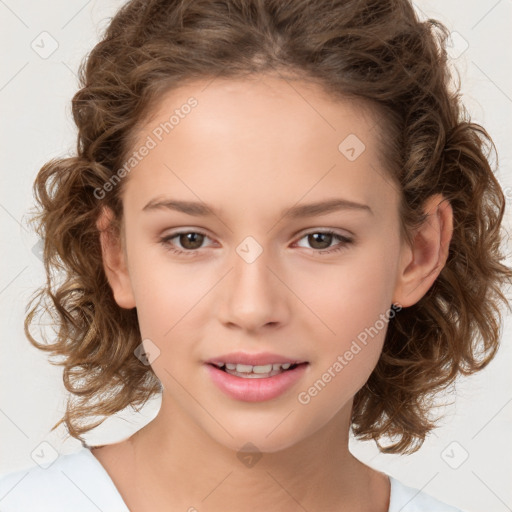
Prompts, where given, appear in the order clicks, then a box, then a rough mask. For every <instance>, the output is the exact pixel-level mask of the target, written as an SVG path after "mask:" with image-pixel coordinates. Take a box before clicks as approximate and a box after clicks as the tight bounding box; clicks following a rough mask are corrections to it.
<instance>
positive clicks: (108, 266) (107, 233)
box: [96, 207, 135, 309]
mask: <svg viewBox="0 0 512 512" xmlns="http://www.w3.org/2000/svg"><path fill="white" fill-rule="evenodd" d="M113 216H114V214H113V212H112V210H111V209H110V208H107V207H104V208H103V209H102V211H101V213H100V215H99V216H98V219H97V220H96V227H97V229H98V231H99V237H100V244H101V253H102V259H103V269H104V271H105V274H106V276H107V279H108V282H109V284H110V287H111V288H112V293H113V295H114V299H115V301H116V303H117V304H118V306H120V307H122V308H124V309H132V308H134V307H135V297H134V295H133V290H132V287H131V281H130V275H129V272H128V267H127V264H126V255H125V253H124V251H123V248H122V244H121V240H120V238H119V236H118V235H117V233H114V231H113V229H112V227H111V222H112V220H113Z"/></svg>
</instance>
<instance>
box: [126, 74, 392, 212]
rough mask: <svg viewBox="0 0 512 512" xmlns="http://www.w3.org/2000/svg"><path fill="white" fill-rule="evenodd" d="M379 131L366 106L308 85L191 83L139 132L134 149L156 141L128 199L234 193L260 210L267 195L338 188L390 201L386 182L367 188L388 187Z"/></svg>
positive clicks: (320, 193)
mask: <svg viewBox="0 0 512 512" xmlns="http://www.w3.org/2000/svg"><path fill="white" fill-rule="evenodd" d="M379 130H380V126H379V124H378V115H377V113H376V112H375V111H373V110H372V109H371V108H370V107H369V106H368V104H365V103H363V102H362V101H357V100H354V99H345V100H340V99H333V98H332V97H330V96H329V95H328V94H326V93H325V92H324V91H323V89H321V88H320V87H319V86H317V85H315V84H312V83H309V82H303V81H301V80H289V79H281V78H278V77H275V76H263V75H261V76H257V77H252V78H247V79H237V80H233V79H218V78H216V79H214V80H211V79H210V80H202V81H197V82H191V83H188V84H187V85H185V86H182V87H179V88H176V89H173V90H170V91H168V92H167V93H165V94H164V95H163V96H162V97H161V98H160V99H159V101H158V102H157V103H156V105H155V106H154V108H153V110H152V112H151V116H150V117H149V119H147V120H146V122H145V123H144V124H143V125H142V127H141V128H140V129H139V131H138V134H137V139H136V142H135V144H133V149H134V150H137V149H138V148H140V147H141V146H142V145H144V144H145V143H147V142H148V141H150V140H151V144H150V145H151V146H152V147H151V149H150V151H146V152H145V153H147V154H146V156H144V158H143V159H141V161H140V163H137V165H136V167H134V170H133V171H132V172H130V175H129V177H128V178H129V179H128V184H125V185H126V189H127V192H126V197H127V198H128V197H130V200H133V201H136V202H137V205H136V206H137V207H138V208H142V207H143V205H142V201H146V202H147V200H149V199H151V198H152V197H153V196H154V195H155V192H159V193H164V192H166V191H171V192H172V191H177V190H179V193H180V194H181V197H182V198H183V194H184V195H186V196H187V198H189V199H193V200H197V199H198V197H199V198H205V200H206V198H207V197H208V196H210V197H211V198H212V201H208V202H213V203H215V202H216V198H217V197H218V198H219V200H220V201H221V202H222V201H224V202H225V201H227V200H231V202H232V203H233V204H234V203H235V199H234V197H233V192H236V194H237V196H239V197H242V198H245V199H241V205H242V206H245V207H247V200H248V199H251V200H255V201H261V202H260V204H261V206H262V207H263V205H264V204H265V197H267V198H268V197H273V198H274V200H276V201H279V202H281V203H282V202H283V201H284V200H286V199H287V202H288V203H289V204H293V203H294V202H296V201H298V200H299V199H300V197H302V196H305V195H308V200H311V201H313V200H315V199H318V198H319V197H325V195H326V193H329V192H332V191H333V189H339V192H340V194H341V195H343V192H344V191H345V192H346V195H352V196H354V195H355V196H359V197H358V199H359V200H361V201H372V200H374V199H375V198H373V197H372V195H379V196H381V197H382V196H384V199H387V200H388V201H389V200H390V197H387V198H386V197H385V196H386V194H391V195H392V193H393V191H392V190H389V191H386V190H383V189H382V185H383V184H385V183H383V184H381V187H380V190H379V189H377V190H374V188H375V187H373V188H372V187H370V184H371V183H374V184H375V183H377V185H378V184H379V183H378V182H379V180H380V181H382V180H383V178H384V182H386V181H389V178H388V180H386V179H385V171H384V168H383V163H382V155H381V149H380V140H379V136H380V133H379ZM388 188H389V185H388ZM214 193H215V194H214ZM244 194H245V196H244ZM150 196H151V197H150ZM194 196H195V197H194ZM264 196H265V197H264ZM352 199H354V197H352ZM244 201H245V205H244Z"/></svg>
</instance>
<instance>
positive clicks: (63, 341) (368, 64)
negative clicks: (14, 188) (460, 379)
mask: <svg viewBox="0 0 512 512" xmlns="http://www.w3.org/2000/svg"><path fill="white" fill-rule="evenodd" d="M448 37H449V31H448V29H447V28H446V27H445V26H444V25H443V24H442V23H440V22H438V21H436V20H432V19H429V20H426V21H420V19H419V18H418V16H417V15H416V13H415V11H414V9H413V7H412V5H411V4H410V2H409V1H408V0H332V1H330V2H314V1H313V0H150V1H148V0H132V1H130V2H128V3H127V4H125V5H124V6H123V7H122V8H121V9H120V10H119V11H118V12H117V14H116V15H115V16H114V17H113V19H112V20H111V22H110V24H109V26H108V28H107V30H106V33H105V34H104V36H103V39H102V40H101V41H100V42H99V43H98V44H97V45H96V46H95V47H94V49H93V50H92V51H91V53H90V54H89V55H88V56H87V58H86V59H85V60H84V62H83V63H82V64H81V66H80V87H81V88H80V90H79V91H78V92H77V93H76V94H75V96H74V97H73V100H72V112H73V117H74V120H75V123H76V125H77V127H78V142H77V148H76V155H75V156H71V157H68V158H62V159H54V160H51V161H49V162H48V163H46V164H45V165H44V166H43V167H42V168H41V170H40V171H39V173H38V175H37V178H36V180H35V183H34V194H35V196H36V200H37V202H38V204H39V206H38V211H37V212H36V214H35V215H34V216H33V218H32V220H31V222H36V223H37V227H36V231H37V233H38V234H39V236H40V237H41V238H43V239H44V265H45V270H46V275H47V279H46V283H45V285H44V286H43V287H41V288H40V289H39V290H37V293H36V294H35V295H34V296H33V297H32V298H31V300H30V303H29V304H28V306H27V317H26V319H25V333H26V335H27V337H28V338H29V340H30V341H31V342H32V343H33V344H34V345H35V346H37V347H38V348H40V349H42V350H46V351H48V352H50V353H51V354H52V356H56V357H57V358H58V359H57V360H55V361H53V362H55V363H56V364H60V365H63V367H64V371H63V379H64V383H65V386H66V389H67V390H68V391H69V392H70V396H69V400H68V405H67V409H66V412H65V415H64V416H63V418H62V419H61V420H60V422H59V423H57V425H55V427H54V428H56V427H57V426H58V425H60V424H61V423H64V424H65V425H66V427H67V429H68V431H69V433H70V435H71V436H73V437H76V438H77V439H82V437H81V436H82V435H83V434H84V433H86V432H87V431H89V430H91V429H92V428H94V427H96V426H98V425H99V424H101V423H102V422H103V421H104V420H105V419H106V418H107V417H109V416H110V415H112V414H114V413H116V412H118V411H120V410H122V409H124V408H125V407H127V406H132V407H134V408H137V407H139V406H142V405H143V404H144V403H145V402H146V401H147V400H148V399H149V398H150V397H152V396H153V395H154V394H156V393H158V392H160V391H161V385H160V382H159V381H158V379H157V378H156V376H155V374H154V373H153V371H152V369H151V367H150V366H146V365H144V364H143V363H142V362H141V361H140V360H139V359H138V358H137V357H134V350H135V348H136V347H137V346H138V345H139V344H140V343H141V334H140V331H139V326H138V321H137V315H136V310H135V309H131V310H127V309H123V308H120V307H119V306H118V305H117V304H116V302H115V300H114V297H113V294H112V290H111V288H110V285H109V283H108V280H107V278H106V275H105V272H104V268H103V263H102V251H101V245H100V239H99V232H98V229H97V227H96V220H97V218H98V216H99V214H100V211H101V210H102V208H103V207H108V208H110V209H111V210H112V212H114V218H113V221H112V224H111V226H110V229H111V230H112V234H114V235H116V236H119V235H120V226H121V218H122V215H123V211H122V201H121V197H122V193H123V180H121V182H120V183H119V185H118V186H115V187H112V190H111V191H109V193H106V194H105V193H101V194H99V193H98V191H99V190H104V189H103V187H104V185H105V183H107V182H109V181H110V180H112V177H113V176H114V174H115V171H116V170H118V169H120V167H121V166H122V164H123V162H125V161H126V158H127V155H128V154H129V151H130V148H131V144H132V142H133V140H134V137H135V134H136V132H137V129H138V127H140V126H141V125H142V123H143V121H144V120H145V118H147V116H148V115H149V112H151V109H152V107H153V106H155V105H156V104H157V103H158V101H159V99H160V98H161V97H162V95H163V94H164V93H165V92H167V91H169V90H170V89H172V88H173V87H177V86H183V84H185V83H187V81H193V80H196V79H199V78H210V77H211V78H214V77H217V76H220V77H235V78H239V77H243V76H247V75H252V74H255V73H266V72H272V73H278V74H279V75H280V76H284V74H287V76H289V77H293V76H295V77H298V78H299V79H301V80H309V81H311V82H314V83H316V84H319V85H321V86H322V87H323V90H325V91H326V92H327V93H328V94H330V95H332V97H333V98H338V97H340V98H347V97H356V98H359V99H360V100H362V101H363V102H366V103H365V104H368V105H371V106H372V107H373V108H375V109H378V111H379V112H380V113H381V114H383V116H382V126H381V127H380V128H381V132H380V133H381V135H382V138H383V141H384V142H385V144H384V148H383V153H384V154H383V158H384V162H385V164H386V169H387V170H388V172H389V176H390V179H392V180H393V181H394V182H395V183H396V184H397V189H398V190H399V193H400V195H401V205H400V213H401V230H402V233H403V235H404V236H405V237H406V239H407V240H408V241H409V242H410V241H411V238H410V236H411V233H412V230H413V229H414V228H415V227H417V226H419V225H420V224H421V223H422V222H423V220H424V219H425V214H424V213H423V210H422V205H423V204H424V202H425V200H426V199H427V198H428V197H430V196H432V195H433V194H436V193H442V194H443V196H444V197H445V198H446V199H448V200H449V202H450V203H451V206H452V208H453V215H454V229H453V237H452V240H451V243H450V248H449V256H448V260H447V262H446V265H445V267H444V268H443V269H442V271H441V273H440V275H439V276H438V278H437V279H436V281H435V282H434V284H433V285H432V286H431V288H430V289H429V290H428V292H427V293H426V294H425V295H424V296H423V297H422V299H421V300H419V301H418V302H417V303H416V304H414V305H412V306H410V307H407V308H404V309H403V310H402V311H400V313H399V314H397V315H395V317H394V318H393V319H392V320H391V321H390V322H389V326H388V330H387V333H386V338H385V342H384V347H383V351H382V354H381V357H380V360H379V361H378V364H377V366H376V368H375V369H374V371H373V373H372V374H371V375H370V377H369V379H368V381H367V382H366V384H365V385H364V386H363V387H362V388H361V389H360V390H359V391H358V392H357V394H356V395H355V397H354V402H353V412H352V429H353V433H354V434H355V435H356V436H357V437H359V438H360V439H374V440H375V441H376V443H377V445H378V446H379V449H380V450H381V451H383V452H384V453H397V452H398V453H412V452H414V451H416V450H417V449H418V448H419V447H420V446H421V444H422V443H423V441H424V439H425V435H426V434H427V433H428V432H429V431H430V430H431V429H433V428H434V427H435V423H434V422H432V421H431V418H429V412H430V411H431V404H432V401H431V399H432V397H433V396H434V395H435V393H437V392H439V391H440V390H443V389H446V387H447V386H449V385H450V384H452V383H453V382H454V380H455V378H456V377H457V375H458V374H459V373H462V374H465V375H469V374H472V373H474V372H476V371H478V370H480V369H481V368H484V367H485V366H486V365H487V364H488V363H489V362H490V361H491V360H492V358H493V357H494V356H495V354H496V351H497V350H498V347H499V342H500V329H501V327H500V325H501V314H502V311H501V305H502V303H505V304H506V305H507V306H509V304H508V302H507V299H506V297H505V295H504V293H503V287H504V285H505V284H506V283H509V282H510V281H511V278H512V270H511V269H510V268H508V267H507V266H505V265H504V264H503V263H502V261H503V259H504V256H503V255H502V253H501V248H500V246H501V242H502V239H503V237H502V232H501V222H502V218H503V214H504V207H505V200H504V195H503V192H502V190H501V188H500V185H499V183H498V181H497V179H496V178H495V176H494V174H493V171H492V169H491V167H490V163H489V161H490V160H489V155H490V152H491V149H492V150H494V152H495V146H494V143H493V141H492V139H491V137H490V136H489V135H488V133H487V132H486V130H485V129H484V128H482V127H481V126H480V125H477V124H474V123H472V122H470V120H469V115H468V113H467V111H466V110H465V108H464V106H463V105H462V103H461V101H460V94H459V88H455V87H454V90H451V89H450V87H451V78H452V76H451V73H450V70H449V65H448V59H447V52H446V49H445V48H446V40H447V38H448ZM459 87H460V86H459ZM384 128H385V129H384ZM99 195H101V197H99ZM34 301H35V304H34ZM38 312H47V313H50V314H52V315H53V321H54V323H55V324H56V325H57V326H58V331H57V332H56V337H55V338H54V339H52V340H51V341H48V340H47V339H46V338H45V337H44V336H42V337H43V342H38V341H36V340H35V339H34V338H33V337H32V335H31V334H30V332H29V328H30V325H31V323H32V322H33V321H34V315H35V314H36V313H38ZM383 436H388V437H390V438H391V437H398V440H397V442H395V443H394V444H392V445H389V446H387V447H383V446H382V445H381V444H379V442H378V441H379V439H380V438H381V437H383Z"/></svg>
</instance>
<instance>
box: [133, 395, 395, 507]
mask: <svg viewBox="0 0 512 512" xmlns="http://www.w3.org/2000/svg"><path fill="white" fill-rule="evenodd" d="M351 405H352V404H351V403H349V404H347V406H346V407H344V408H343V409H342V410H340V411H339V412H338V414H337V415H336V416H335V417H334V418H333V419H332V420H330V421H329V422H328V423H327V424H326V425H325V426H324V427H323V428H322V429H320V430H319V431H316V432H315V433H314V434H312V435H311V436H309V437H307V438H305V439H302V440H301V441H299V442H298V443H296V444H294V445H292V446H289V447H287V448H285V449H282V450H278V451H275V452H271V453H269V452H265V453H259V452H255V453H249V452H244V453H240V452H236V451H234V450H232V449H230V448H227V447H226V446H224V445H222V444H220V443H218V442H216V441H215V440H213V439H212V438H211V437H210V436H209V435H207V434H206V433H205V432H204V431H203V430H202V429H201V428H200V427H199V426H198V425H197V423H195V422H194V421H193V420H192V419H190V418H189V417H188V416H187V417H180V416H179V413H178V411H177V410H176V408H175V406H174V404H172V403H171V402H170V400H168V399H166V396H165V393H164V396H163V399H162V406H161V409H160V412H159V414H158V415H157V417H156V418H155V419H154V420H153V421H152V422H150V423H149V424H148V425H147V426H146V427H144V428H143V429H141V430H139V431H138V432H137V433H136V434H135V435H133V436H132V437H131V438H130V439H129V440H128V443H129V444H130V445H131V448H130V450H131V452H132V459H133V468H134V470H135V472H136V474H135V475H134V481H135V482H137V487H138V489H144V491H142V492H143V494H144V496H142V495H141V496H139V498H140V499H138V500H137V501H140V503H144V504H145V506H149V504H150V503H151V506H149V507H148V509H149V510H155V511H156V510H160V506H161V505H162V504H164V503H165V504H166V507H162V509H164V508H165V509H167V510H169V509H172V510H174V509H175V508H176V510H191V511H193V510H195V509H197V510H204V509H207V510H209V511H212V512H216V511H221V510H222V511H225V510H226V508H228V509H232V508H235V507H236V510H237V511H239V512H249V511H253V510H255V506H256V507H257V508H258V509H259V510H266V511H269V512H278V511H283V510H292V509H293V510H295V509H296V510H304V509H305V510H339V511H343V510H351V511H352V510H358V511H359V510H361V511H363V510H374V511H379V512H380V511H381V510H383V511H387V508H378V507H376V506H375V504H376V503H380V504H381V505H382V503H383V500H382V490H383V485H386V484H383V480H382V478H380V479H379V481H378V482H377V479H376V473H375V472H374V471H373V470H371V468H369V467H368V466H366V465H364V464H362V463H361V462H360V461H359V460H357V459H356V458H355V457H354V456H353V455H352V454H351V453H350V452H349V450H348V432H349V425H350V423H349V422H350V412H351ZM148 454H151V455H148ZM382 476H383V475H381V477H382ZM377 486H380V487H379V493H380V494H379V493H377V494H378V500H377V498H375V493H373V498H372V499H373V500H374V501H373V502H372V503H370V501H369V500H370V497H371V496H372V493H370V492H369V491H370V490H371V489H374V490H376V489H377ZM365 500H368V501H366V502H367V504H368V507H367V508H365V507H364V505H362V504H364V503H365ZM171 504H172V505H173V506H172V507H170V505H171ZM372 506H373V508H371V507H372ZM140 509H141V510H145V508H142V506H141V507H140ZM137 510H138V509H137Z"/></svg>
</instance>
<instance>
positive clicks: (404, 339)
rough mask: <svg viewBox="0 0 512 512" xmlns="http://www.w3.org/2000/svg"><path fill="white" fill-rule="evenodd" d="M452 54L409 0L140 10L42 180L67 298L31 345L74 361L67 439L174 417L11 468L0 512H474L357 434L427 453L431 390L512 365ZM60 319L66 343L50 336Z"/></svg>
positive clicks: (44, 231)
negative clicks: (152, 403)
mask: <svg viewBox="0 0 512 512" xmlns="http://www.w3.org/2000/svg"><path fill="white" fill-rule="evenodd" d="M446 36H447V31H446V29H445V28H444V27H443V26H442V25H441V24H438V23H435V22H434V21H429V22H420V21H419V20H418V19H417V18H416V16H415V14H414V11H413V8H412V7H411V5H410V3H409V2H408V1H406V0H402V1H379V2H372V1H369V0H347V1H344V2H313V1H306V0H303V1H297V0H293V1H292V0H289V1H283V0H279V1H277V0H275V1H271V0H229V1H228V0H225V1H223V2H218V1H213V0H199V1H198V0H194V1H190V0H189V1H185V0H182V1H169V0H167V1H162V0H161V1H142V0H132V1H130V2H129V3H127V4H126V5H125V6H124V7H123V8H122V9H121V10H120V11H119V12H118V13H117V15H116V16H115V17H114V18H113V19H112V21H111V23H110V26H109V28H108V30H107V32H106V35H105V37H104V39H103V40H102V41H101V42H100V43H99V44H98V45H97V46H96V47H95V48H94V50H93V51H92V53H91V54H90V55H89V56H88V58H87V61H86V63H85V65H84V67H83V69H82V75H81V81H82V88H81V89H80V90H79V91H78V93H77V94H76V95H75V97H74V98H73V114H74V118H75V121H76V124H77V126H78V129H79V136H78V137H79V138H78V146H77V153H76V155H75V156H72V157H69V158H64V159H59V160H52V161H51V162H49V163H48V164H46V165H45V166H44V167H43V168H42V169H41V171H40V173H39V175H38V177H37V179H36V182H35V192H36V197H37V199H38V202H39V205H40V207H41V209H40V211H39V213H38V215H37V216H36V217H35V219H34V220H37V221H38V228H37V229H38V233H39V234H40V235H41V236H42V237H44V240H45V246H44V257H45V266H46V271H47V275H48V282H47V285H46V286H45V287H44V288H42V289H41V290H40V292H39V294H38V295H37V296H36V297H35V298H37V299H38V300H37V301H36V302H35V304H31V308H32V309H31V310H30V312H29V314H28V316H27V320H26V332H27V336H28V337H29V339H30V340H31V341H32V342H33V343H34V344H35V345H36V346H38V347H39V348H41V349H43V350H47V351H49V352H50V353H51V354H52V355H54V356H58V357H60V362H61V364H63V366H64V379H65V383H66V386H67V388H68V390H69V391H70V392H71V396H70V400H69V404H68V408H67V412H66V414H65V416H64V418H63V419H62V422H63V423H64V424H65V425H66V427H67V429H68V431H69V433H70V435H71V436H74V437H76V438H77V439H83V437H82V436H83V435H84V434H85V433H86V432H88V431H90V430H91V429H92V428H94V427H95V426H97V425H98V424H99V423H101V422H102V421H103V420H104V419H105V418H107V417H109V416H111V415H113V414H115V413H116V412H118V411H121V410H122V409H124V408H126V407H127V406H132V407H139V406H141V405H142V404H144V403H145V402H146V401H147V400H148V399H149V398H150V397H151V396H153V395H155V394H156V393H161V397H162V405H161V408H160V411H159V413H158V415H157V416H156V418H155V419H154V420H153V421H151V422H150V423H149V424H148V425H146V426H145V427H143V428H142V429H140V430H139V431H137V432H136V433H135V434H134V435H132V436H130V437H129V438H127V439H125V440H124V441H122V442H118V443H115V444H110V445H104V446H95V447H90V446H87V444H85V443H84V447H83V449H82V450H81V451H79V452H78V453H76V454H73V455H66V456H61V457H60V458H59V459H57V461H55V462H54V463H53V464H52V465H51V466H50V467H49V468H47V469H42V468H37V469H36V468H34V469H33V470H31V471H29V472H28V473H27V472H24V473H23V472H17V473H14V474H11V475H8V476H6V477H4V478H3V479H2V480H1V481H0V496H4V498H3V499H2V501H1V502H0V508H1V510H2V511H5V512H9V511H13V510H34V511H35V510H52V511H59V510H62V511H64V510H66V511H67V510H73V511H85V510H102V511H116V512H117V511H119V512H120V511H127V510H130V511H132V512H144V511H151V512H158V511H163V510H166V511H169V510H172V511H174V510H183V511H187V510H188V511H196V510H197V511H211V512H216V511H221V510H222V511H226V510H237V511H254V510H262V511H263V510H264V511H267V512H278V511H292V510H293V511H295V510H297V511H299V510H301V511H304V510H307V511H327V510H328V511H351V512H353V511H358V512H363V511H364V512H370V511H371V512H398V511H399V510H400V511H402V512H413V511H423V512H427V511H428V512H434V511H438V512H439V511H447V512H448V511H456V510H457V509H455V508H454V507H451V506H449V505H447V504H443V503H441V502H440V501H438V500H436V499H435V498H433V497H430V496H429V495H428V494H426V493H424V492H420V491H418V490H415V489H411V488H409V487H407V486H405V485H404V484H402V483H401V482H400V481H398V480H396V479H395V478H393V477H390V476H389V475H387V474H385V473H382V472H379V471H376V470H374V469H373V468H371V467H369V466H367V465H365V464H363V463H362V462H360V461H359V460H358V459H357V458H355V457H354V456H353V455H352V454H351V453H350V451H349V449H348V438H349V432H350V431H351V429H352V432H353V433H354V434H355V435H356V436H357V437H359V438H360V439H373V440H375V441H376V442H377V444H378V446H379V448H380V449H381V450H382V451H383V452H386V453H404V454H405V453H412V452H414V451H416V450H417V449H418V448H419V447H420V446H421V444H422V442H423V440H424V439H425V436H426V434H427V433H428V432H429V431H431V430H432V429H433V428H434V427H435V423H434V422H432V421H431V419H430V418H429V416H428V414H429V403H430V402H429V400H428V399H429V398H431V397H432V396H433V395H434V394H435V392H436V391H439V390H441V389H443V388H444V387H446V386H447V385H448V384H450V383H451V382H453V380H454V379H455V378H456V377H457V375H458V374H459V373H461V372H464V373H465V374H470V373H473V372H476V371H478V370H479V369H481V368H483V367H484V366H485V365H486V364H488V362H489V361H490V360H491V359H492V357H493V356H494V354H495V352H496V350H497V347H498V340H499V315H500V313H499V309H498V305H499V303H500V302H501V301H504V300H505V299H504V296H503V295H502V293H501V291H500V289H501V287H502V286H503V285H504V284H505V283H506V282H509V281H510V278H511V275H512V274H511V271H510V269H509V268H507V267H506V266H505V265H504V264H503V263H502V260H503V256H502V254H501V253H500V241H501V233H500V224H501V220H502V216H503V211H504V199H503V194H502V191H501V189H500V186H499V184H498V182H497V180H496V178H495V177H494V175H493V173H492V170H491V169H490V166H489V162H488V161H487V159H486V157H485V154H484V149H483V146H484V143H485V142H486V141H490V138H489V136H488V135H487V133H486V132H485V130H484V129H483V128H481V127H480V126H478V125H475V124H472V123H471V122H469V121H468V120H467V119H465V118H464V116H463V114H462V110H461V105H460V102H459V97H458V94H457V93H456V92H453V91H451V90H450V88H449V78H450V76H449V73H448V70H447V65H446V52H445V49H444V48H445V46H444V45H445V39H446ZM491 142H492V141H491ZM53 270H60V271H61V272H64V273H65V277H66V279H64V280H63V279H59V277H62V276H59V275H58V274H56V273H55V272H53ZM48 299H49V301H48ZM45 300H46V302H45ZM45 308H48V309H49V310H51V311H53V312H54V314H56V319H57V320H58V326H59V331H58V336H57V337H56V339H54V340H51V341H50V342H48V341H46V342H44V341H38V340H36V339H35V338H33V337H32V335H31V334H30V332H29V329H28V328H29V326H30V325H31V323H32V321H33V319H34V315H35V314H36V313H37V312H38V311H40V310H44V309H45ZM482 349H483V350H482ZM385 438H388V439H390V438H394V442H393V443H391V444H387V446H386V445H384V444H382V443H380V442H379V441H381V440H383V439H385Z"/></svg>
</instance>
